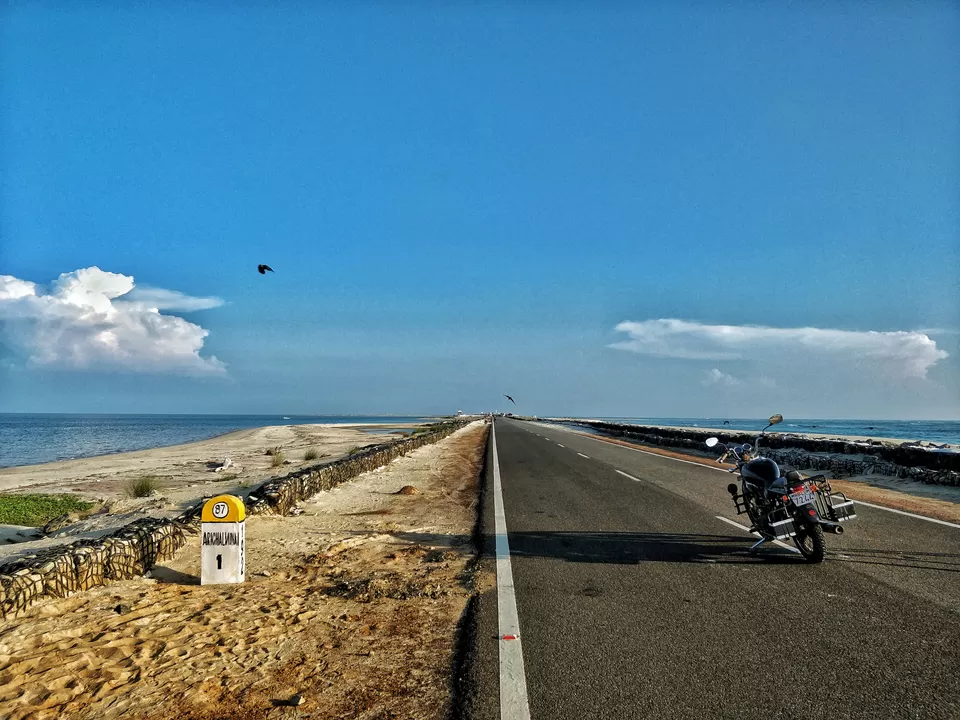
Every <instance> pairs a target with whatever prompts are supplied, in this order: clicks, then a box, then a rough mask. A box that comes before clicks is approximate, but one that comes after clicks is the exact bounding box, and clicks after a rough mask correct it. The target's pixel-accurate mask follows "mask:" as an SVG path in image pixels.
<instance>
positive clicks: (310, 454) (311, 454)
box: [303, 448, 320, 460]
mask: <svg viewBox="0 0 960 720" xmlns="http://www.w3.org/2000/svg"><path fill="white" fill-rule="evenodd" d="M318 457H320V453H319V452H317V449H316V448H310V449H309V450H307V451H306V452H305V453H304V454H303V459H304V460H316V459H317V458H318Z"/></svg>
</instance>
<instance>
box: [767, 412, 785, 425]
mask: <svg viewBox="0 0 960 720" xmlns="http://www.w3.org/2000/svg"><path fill="white" fill-rule="evenodd" d="M782 422H783V415H781V414H780V413H777V414H776V415H774V416H773V417H771V418H770V424H771V425H778V424H780V423H782Z"/></svg>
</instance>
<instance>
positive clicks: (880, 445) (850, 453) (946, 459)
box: [541, 418, 960, 487]
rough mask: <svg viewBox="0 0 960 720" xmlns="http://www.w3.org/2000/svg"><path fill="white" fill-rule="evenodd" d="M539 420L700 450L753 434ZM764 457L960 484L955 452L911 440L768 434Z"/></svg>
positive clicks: (959, 458)
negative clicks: (716, 441)
mask: <svg viewBox="0 0 960 720" xmlns="http://www.w3.org/2000/svg"><path fill="white" fill-rule="evenodd" d="M541 422H552V423H560V424H564V425H574V426H580V427H584V428H588V429H590V430H593V431H594V432H598V433H601V434H603V435H609V436H611V437H620V438H625V439H628V440H634V441H636V442H641V443H644V444H646V445H657V446H661V447H669V448H685V449H690V450H697V451H701V452H703V451H705V450H706V449H707V448H706V445H705V441H706V439H707V438H708V437H717V438H719V440H720V442H722V443H726V444H727V445H739V444H743V443H751V444H753V443H755V442H756V439H757V434H758V433H746V432H739V431H728V432H721V431H718V430H699V429H696V428H664V427H655V426H645V425H630V424H626V423H612V422H604V421H599V420H573V419H560V418H553V419H550V420H546V421H544V420H541ZM763 448H764V455H766V456H767V457H770V458H772V459H773V460H776V461H777V462H778V463H780V464H782V465H787V466H789V467H793V468H797V469H799V470H816V471H818V472H824V473H833V475H834V477H836V478H839V477H852V476H859V475H888V476H891V477H898V478H901V479H909V480H916V481H918V482H922V483H927V484H933V485H951V486H955V487H958V486H960V453H958V452H951V451H947V450H943V449H927V448H925V447H920V446H918V445H914V444H902V445H896V444H892V443H889V442H881V441H879V440H872V441H854V440H847V439H844V438H809V437H801V436H797V435H790V434H782V433H769V434H767V435H765V436H764V440H763Z"/></svg>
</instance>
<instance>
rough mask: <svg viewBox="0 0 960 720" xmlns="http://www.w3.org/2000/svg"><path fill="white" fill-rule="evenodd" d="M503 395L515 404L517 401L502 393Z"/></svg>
mask: <svg viewBox="0 0 960 720" xmlns="http://www.w3.org/2000/svg"><path fill="white" fill-rule="evenodd" d="M504 397H505V398H506V399H507V400H509V401H510V402H512V403H513V404H514V405H516V404H517V401H516V400H514V399H513V398H512V397H510V396H509V395H504Z"/></svg>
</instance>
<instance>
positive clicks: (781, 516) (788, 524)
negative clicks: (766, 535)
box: [767, 507, 797, 540]
mask: <svg viewBox="0 0 960 720" xmlns="http://www.w3.org/2000/svg"><path fill="white" fill-rule="evenodd" d="M767 524H768V525H769V526H770V532H771V533H772V534H773V536H774V537H775V538H776V539H777V540H788V539H790V538H792V537H793V536H794V535H796V534H797V527H796V525H795V524H794V522H793V517H791V515H790V512H789V511H788V510H787V509H786V508H785V507H778V508H776V509H774V510H771V511H770V512H769V513H768V514H767Z"/></svg>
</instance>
